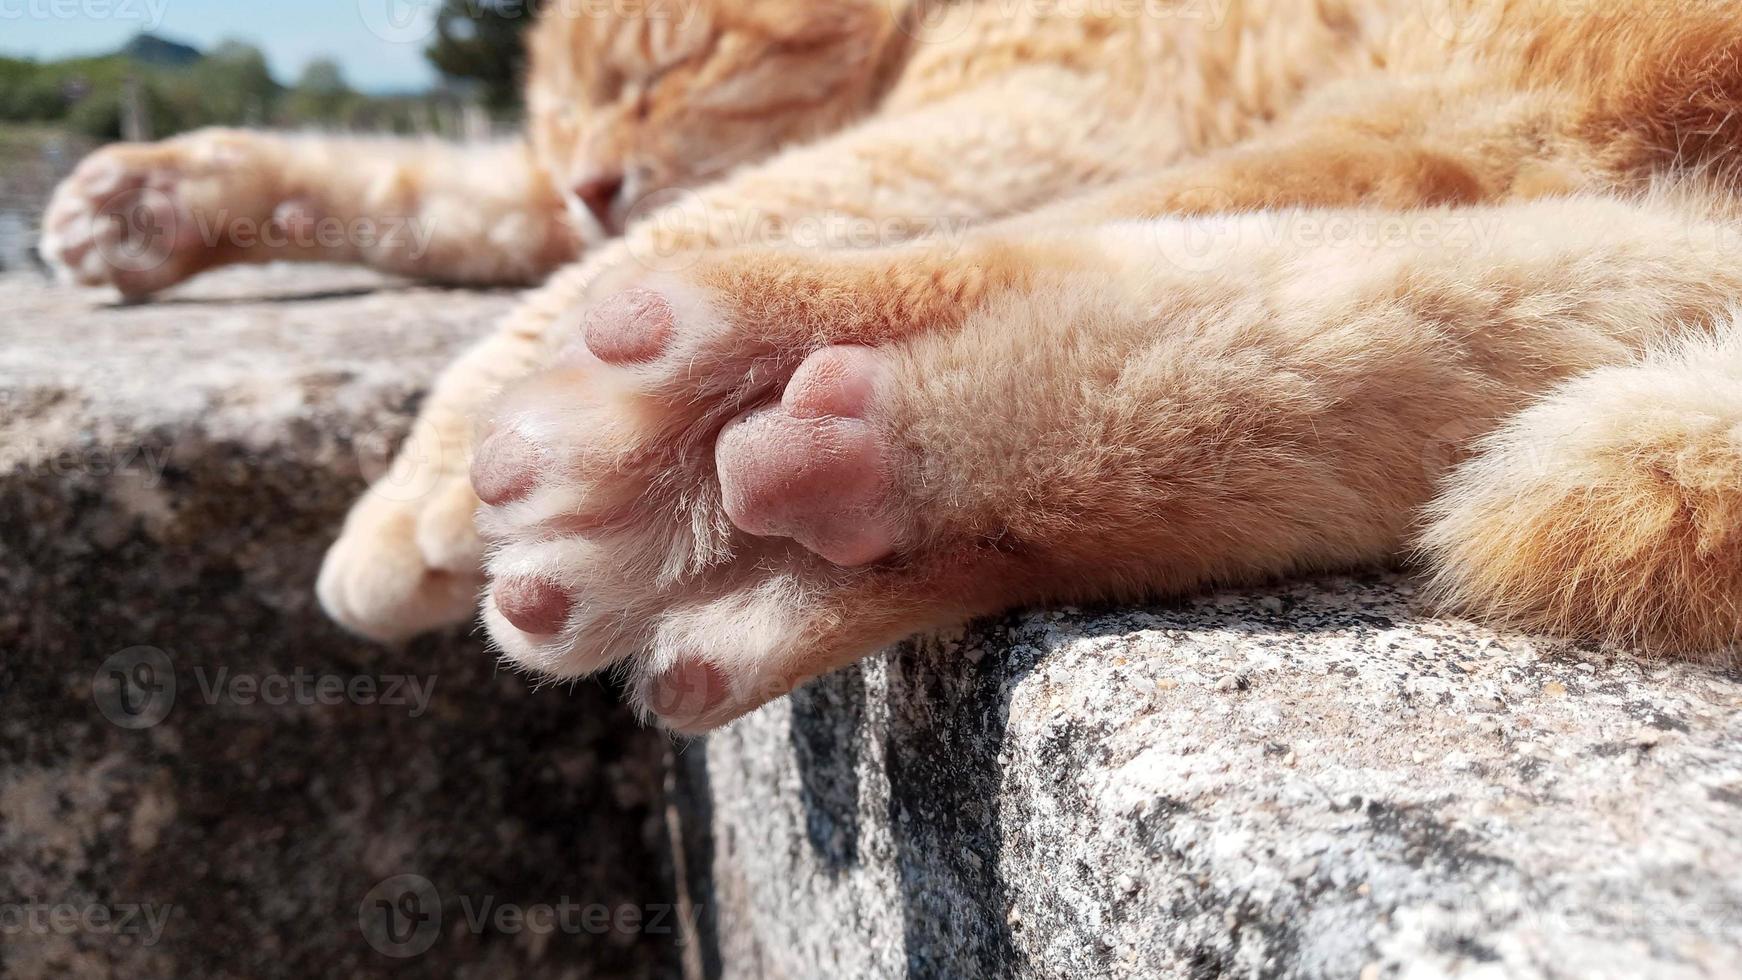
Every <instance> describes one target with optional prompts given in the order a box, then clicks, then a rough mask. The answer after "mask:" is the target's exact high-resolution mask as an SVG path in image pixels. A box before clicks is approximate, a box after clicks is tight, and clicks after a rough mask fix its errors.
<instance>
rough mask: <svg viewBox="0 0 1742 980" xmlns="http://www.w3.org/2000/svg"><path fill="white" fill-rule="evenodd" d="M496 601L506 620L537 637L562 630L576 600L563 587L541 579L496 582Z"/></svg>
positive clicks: (523, 631) (516, 579)
mask: <svg viewBox="0 0 1742 980" xmlns="http://www.w3.org/2000/svg"><path fill="white" fill-rule="evenodd" d="M493 598H494V600H495V603H496V609H497V610H498V611H500V612H501V613H502V618H503V619H506V620H508V622H509V623H510V624H512V625H513V626H514V628H515V629H517V630H519V631H521V632H522V633H531V634H533V635H536V636H548V635H550V634H552V633H555V632H557V631H559V630H561V629H562V628H563V627H564V626H565V625H567V624H568V621H569V613H570V612H571V611H572V610H573V609H574V599H573V598H571V597H570V596H569V594H568V592H567V591H565V590H564V589H563V588H562V586H560V585H557V584H556V583H555V582H551V581H549V580H546V579H542V578H509V579H504V580H503V581H500V582H497V583H496V587H495V591H494V594H493Z"/></svg>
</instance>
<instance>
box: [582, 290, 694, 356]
mask: <svg viewBox="0 0 1742 980" xmlns="http://www.w3.org/2000/svg"><path fill="white" fill-rule="evenodd" d="M674 317H675V314H673V313H672V309H671V304H670V303H668V302H666V299H665V297H663V296H661V295H659V294H658V293H655V292H652V291H650V290H646V289H626V290H624V291H623V292H620V293H618V294H616V295H614V296H611V297H609V298H608V299H606V300H605V301H604V302H602V303H600V304H599V305H598V306H597V307H595V308H594V309H593V311H592V313H590V314H588V316H587V321H586V324H585V326H584V327H583V328H582V334H583V337H584V338H585V340H586V343H587V349H588V350H591V351H592V352H593V356H594V357H597V358H598V359H599V360H601V361H604V362H605V363H607V364H631V363H635V362H639V361H650V360H652V359H654V358H656V357H658V356H659V355H660V353H661V352H662V351H664V350H665V345H666V343H667V341H669V340H670V338H671V332H672V328H673V324H674Z"/></svg>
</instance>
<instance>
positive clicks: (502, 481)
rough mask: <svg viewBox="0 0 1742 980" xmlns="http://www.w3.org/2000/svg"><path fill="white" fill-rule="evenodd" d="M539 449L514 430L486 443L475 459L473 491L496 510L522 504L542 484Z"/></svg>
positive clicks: (492, 438)
mask: <svg viewBox="0 0 1742 980" xmlns="http://www.w3.org/2000/svg"><path fill="white" fill-rule="evenodd" d="M539 461H540V453H539V451H538V447H537V446H534V445H533V444H532V443H530V442H528V441H526V438H525V437H523V436H522V435H520V433H518V432H515V431H514V430H513V429H504V430H502V431H500V432H497V433H494V434H493V435H491V436H490V437H489V438H487V439H485V440H484V444H483V445H481V446H479V447H478V451H477V453H476V454H474V455H473V457H472V490H473V491H474V492H475V493H477V495H478V499H479V500H482V501H483V502H484V503H486V504H489V505H490V506H492V507H496V506H499V505H501V504H506V503H509V502H511V501H515V500H519V499H520V498H522V497H524V496H526V495H527V494H528V493H531V492H532V488H533V487H534V486H536V485H537V484H538V465H539Z"/></svg>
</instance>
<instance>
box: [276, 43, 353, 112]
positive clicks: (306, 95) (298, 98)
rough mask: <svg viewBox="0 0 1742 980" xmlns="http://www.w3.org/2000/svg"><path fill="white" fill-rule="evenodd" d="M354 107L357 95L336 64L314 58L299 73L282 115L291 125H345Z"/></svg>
mask: <svg viewBox="0 0 1742 980" xmlns="http://www.w3.org/2000/svg"><path fill="white" fill-rule="evenodd" d="M356 103H357V93H356V92H353V91H352V90H351V86H350V85H349V84H348V83H346V81H345V73H344V71H343V70H341V69H340V68H339V65H338V62H336V61H333V60H331V59H329V58H318V59H316V60H314V61H311V62H309V63H308V67H307V68H304V69H303V70H302V77H301V78H299V79H297V82H296V85H295V86H293V87H292V88H291V90H290V97H289V98H288V99H287V100H286V101H285V115H286V116H287V117H288V121H289V122H291V123H292V124H299V123H311V122H320V123H337V122H341V121H348V118H349V116H350V114H351V110H352V108H353V107H354V106H355V105H356Z"/></svg>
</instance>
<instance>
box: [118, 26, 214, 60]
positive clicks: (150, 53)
mask: <svg viewBox="0 0 1742 980" xmlns="http://www.w3.org/2000/svg"><path fill="white" fill-rule="evenodd" d="M117 53H118V54H120V55H121V56H122V57H124V58H127V59H129V60H132V61H136V62H138V63H140V64H142V65H152V66H154V67H158V68H186V67H187V66H189V65H191V64H194V63H195V62H197V61H199V60H200V59H201V58H203V57H205V56H204V55H203V54H201V53H200V49H199V48H196V47H193V46H191V45H187V44H182V43H180V42H178V41H171V40H169V39H168V38H162V37H158V36H157V35H156V34H139V35H137V36H135V37H134V38H133V40H131V41H128V42H127V43H126V44H125V45H124V46H122V48H121V50H120V51H119V52H117Z"/></svg>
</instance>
